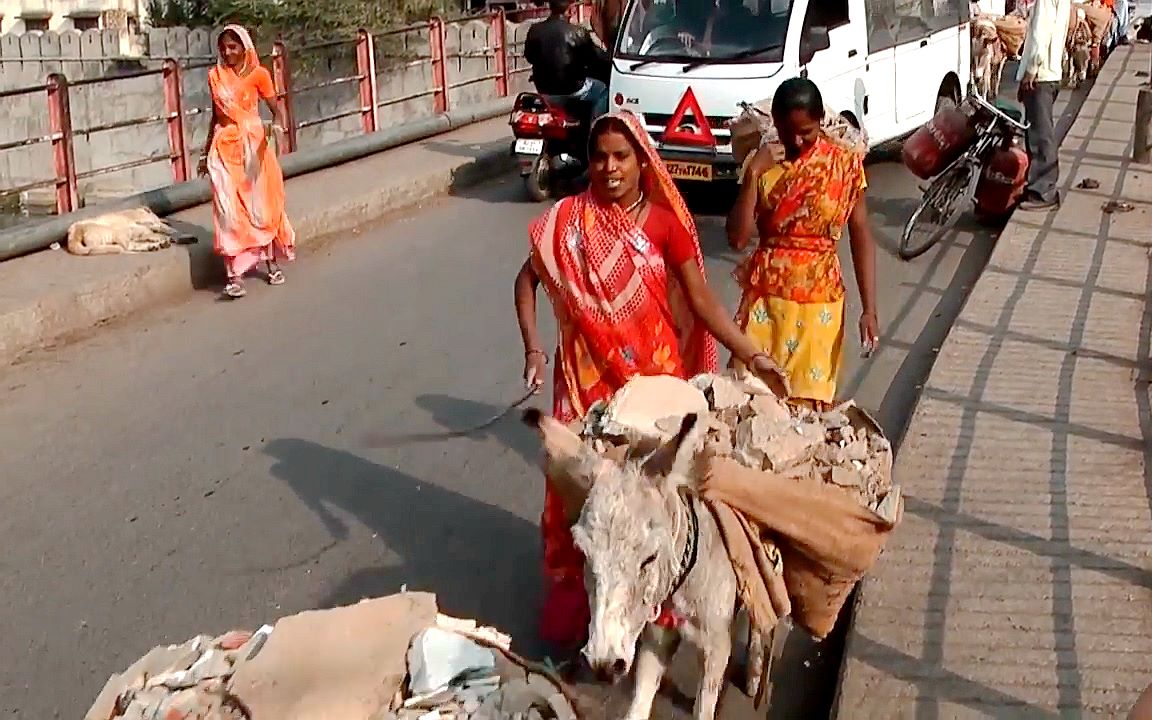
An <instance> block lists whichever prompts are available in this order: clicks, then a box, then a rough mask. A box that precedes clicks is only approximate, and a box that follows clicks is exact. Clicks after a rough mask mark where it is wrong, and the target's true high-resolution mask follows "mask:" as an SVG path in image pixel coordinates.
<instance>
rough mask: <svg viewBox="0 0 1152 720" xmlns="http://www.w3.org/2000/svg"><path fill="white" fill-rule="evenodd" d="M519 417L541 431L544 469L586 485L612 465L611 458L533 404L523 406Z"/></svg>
mask: <svg viewBox="0 0 1152 720" xmlns="http://www.w3.org/2000/svg"><path fill="white" fill-rule="evenodd" d="M522 417H523V420H524V423H525V424H526V425H530V426H532V427H535V428H536V429H537V430H539V431H540V437H541V438H542V439H543V441H544V455H545V462H544V465H545V470H546V471H547V472H548V473H549V474H552V473H559V474H562V475H565V476H566V477H568V478H570V479H572V480H578V481H580V483H581V484H582V485H586V486H587V485H590V484H591V483H592V481H593V480H595V479H596V478H597V477H598V476H599V475H600V474H601V473H603V472H604V471H605V470H607V469H610V468H611V466H612V464H613V463H612V461H611V460H608V459H607V458H604V457H602V456H601V455H600V454H599V453H597V452H596V451H595V450H593V449H592V448H590V447H588V445H587V444H586V443H585V442H584V441H583V440H581V439H580V436H579V435H577V434H576V433H574V432H572V431H571V430H569V429H568V427H567V426H566V425H564V423H562V422H560V421H559V420H557V419H556V418H554V417H552V416H550V415H544V414H543V413H541V412H540V411H539V410H536V409H534V408H531V409H528V410H525V411H524V414H523V416H522Z"/></svg>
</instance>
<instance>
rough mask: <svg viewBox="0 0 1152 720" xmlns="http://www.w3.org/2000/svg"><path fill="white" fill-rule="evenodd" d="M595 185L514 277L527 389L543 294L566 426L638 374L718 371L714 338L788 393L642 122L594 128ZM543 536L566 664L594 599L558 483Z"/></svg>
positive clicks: (547, 632) (546, 634)
mask: <svg viewBox="0 0 1152 720" xmlns="http://www.w3.org/2000/svg"><path fill="white" fill-rule="evenodd" d="M589 181H590V183H589V185H590V186H589V189H588V191H587V192H584V193H582V194H580V195H578V196H576V197H571V198H566V199H564V200H562V201H561V202H559V203H557V204H556V205H555V206H554V207H553V208H552V209H551V210H549V211H548V212H547V213H545V214H544V216H543V217H541V218H539V219H538V220H536V221H535V222H534V223H533V224H532V226H531V228H530V235H531V240H532V242H531V252H530V255H529V258H528V260H526V261H525V263H524V265H523V267H522V268H521V269H520V273H519V275H518V276H517V278H516V312H517V317H518V319H519V322H520V331H521V334H522V337H523V340H524V357H525V362H524V379H525V381H526V382H528V384H529V385H530V386H534V387H539V386H541V385H542V384H543V381H544V374H545V365H546V364H547V362H548V356H549V353H548V352H547V351H546V350H545V349H544V344H543V343H542V342H541V340H540V336H539V333H538V331H537V326H536V287H537V286H538V285H541V284H542V285H543V286H544V290H545V292H546V293H547V295H548V299H549V300H551V302H552V309H553V311H554V312H555V315H556V322H557V328H558V332H559V338H558V343H557V348H556V351H555V354H554V358H555V367H556V371H555V374H554V377H553V414H554V415H555V416H556V417H557V418H558V419H560V420H561V421H562V422H570V421H572V420H575V419H577V418H580V417H583V416H584V414H585V413H586V412H587V411H588V408H589V407H590V406H591V405H592V404H593V403H595V402H596V401H598V400H601V399H605V398H609V397H611V396H612V395H613V394H614V393H615V392H616V391H617V390H619V389H620V388H621V387H623V385H624V384H625V383H627V382H628V380H629V379H631V378H632V377H634V376H637V375H676V376H679V377H683V378H690V377H692V376H694V375H696V374H698V373H702V372H715V371H716V369H717V364H718V358H717V354H716V341H715V340H716V339H719V340H720V342H721V343H722V344H724V345H725V346H726V347H727V348H729V349H730V350H731V351H732V353H733V355H734V357H735V358H736V359H738V360H740V361H741V362H743V363H745V365H746V366H747V367H751V368H752V369H753V371H754V372H756V374H758V375H760V376H761V377H764V378H765V379H768V380H769V381H772V382H779V377H780V375H778V374H777V373H779V369H778V368H777V367H776V364H775V363H774V362H773V361H772V360H771V359H770V358H769V357H768V356H767V355H766V354H764V353H762V352H760V351H759V349H758V348H757V347H756V346H755V345H754V344H753V343H752V341H750V340H749V339H748V338H746V337H745V336H744V334H743V333H741V332H740V329H739V328H738V327H736V325H735V323H733V322H732V320H731V319H730V318H731V316H730V315H729V314H728V312H727V311H726V310H725V309H724V307H723V306H722V305H721V304H720V302H719V300H718V299H717V298H716V296H715V294H714V293H713V292H712V290H711V288H709V286H708V284H707V282H706V281H705V279H704V260H703V255H702V254H701V252H700V242H699V238H698V236H697V233H696V223H695V222H694V221H693V219H692V215H691V213H690V212H689V211H688V207H687V205H686V204H685V203H684V199H683V198H682V197H681V196H680V193H679V192H678V191H677V190H676V187H675V185H674V184H673V182H672V178H671V176H670V175H669V174H668V170H667V169H666V168H665V167H664V164H663V163H662V162H661V161H660V158H659V156H658V155H657V154H656V151H655V149H654V148H653V147H652V143H651V141H650V140H649V138H648V133H647V132H646V131H645V130H644V128H643V126H642V125H641V124H640V122H639V121H638V120H637V118H636V116H635V115H633V114H631V113H627V112H622V113H613V114H610V115H605V116H603V117H601V118H599V119H598V120H597V121H596V123H595V124H594V125H593V128H592V132H591V140H590V168H589ZM778 387H779V385H778ZM541 531H542V533H543V539H544V568H545V574H546V576H547V581H548V591H547V596H546V598H545V604H544V610H543V615H542V618H541V636H542V638H543V639H544V640H545V642H547V643H549V644H550V645H552V646H553V647H554V648H555V649H557V650H558V651H560V652H562V653H564V654H567V653H570V652H573V651H575V650H577V649H579V647H580V646H581V645H583V643H584V641H585V637H586V634H587V631H588V621H589V616H588V597H587V594H586V593H585V590H584V558H583V556H581V554H580V552H579V551H578V550H577V549H576V548H575V546H574V545H573V544H572V534H571V528H570V526H569V523H568V519H567V516H566V514H565V512H564V507H563V503H562V501H561V499H560V498H559V496H557V495H556V493H555V492H554V491H553V489H552V487H551V484H550V483H547V484H546V488H545V495H544V514H543V517H542V519H541ZM659 622H661V623H663V624H670V623H672V622H673V618H671V617H668V616H663V617H661V618H660V621H659Z"/></svg>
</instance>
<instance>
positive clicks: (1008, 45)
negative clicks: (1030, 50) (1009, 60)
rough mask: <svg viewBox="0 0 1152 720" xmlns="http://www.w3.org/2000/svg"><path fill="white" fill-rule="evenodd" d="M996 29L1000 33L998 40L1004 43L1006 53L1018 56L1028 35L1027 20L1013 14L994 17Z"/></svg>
mask: <svg viewBox="0 0 1152 720" xmlns="http://www.w3.org/2000/svg"><path fill="white" fill-rule="evenodd" d="M996 31H997V32H998V33H1000V41H1001V42H1003V43H1004V49H1005V51H1006V52H1007V53H1008V55H1009V56H1010V57H1017V56H1019V55H1020V53H1021V51H1022V50H1023V49H1024V40H1025V39H1026V38H1027V36H1028V21H1027V20H1025V19H1024V18H1022V17H1017V16H1015V15H1006V16H1004V17H1001V18H996Z"/></svg>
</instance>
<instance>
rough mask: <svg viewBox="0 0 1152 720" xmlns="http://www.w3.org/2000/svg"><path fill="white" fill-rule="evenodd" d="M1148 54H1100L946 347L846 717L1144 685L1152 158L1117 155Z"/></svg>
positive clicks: (1151, 580)
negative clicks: (1114, 209) (1053, 189)
mask: <svg viewBox="0 0 1152 720" xmlns="http://www.w3.org/2000/svg"><path fill="white" fill-rule="evenodd" d="M1150 59H1152V48H1150V47H1149V46H1147V45H1145V46H1136V47H1133V48H1122V49H1120V50H1119V51H1117V52H1116V53H1114V54H1113V56H1112V57H1111V58H1110V60H1109V61H1108V63H1107V65H1106V66H1105V67H1104V69H1103V71H1102V73H1101V76H1100V78H1099V79H1098V80H1097V82H1096V85H1095V87H1094V88H1093V90H1092V92H1091V94H1090V95H1089V97H1088V100H1087V101H1086V103H1085V105H1084V107H1083V109H1082V110H1081V112H1080V114H1079V116H1078V118H1077V120H1076V121H1075V123H1074V124H1073V126H1072V128H1071V130H1070V132H1069V134H1068V135H1067V137H1066V138H1065V140H1064V143H1063V145H1062V152H1061V170H1062V175H1063V183H1064V184H1065V190H1064V204H1063V206H1062V207H1061V209H1060V210H1059V211H1057V212H1055V213H1051V214H1047V215H1043V214H1041V215H1035V214H1032V215H1029V214H1025V213H1017V215H1016V216H1015V217H1014V218H1013V220H1012V221H1011V223H1010V224H1009V225H1008V227H1007V228H1006V229H1005V231H1004V233H1003V235H1002V236H1001V238H1000V239H999V241H998V244H997V247H996V249H995V251H994V253H993V255H992V258H991V261H990V263H989V266H988V269H987V270H986V272H985V273H984V275H983V276H982V277H981V279H980V281H979V282H978V283H977V284H976V286H975V288H974V289H973V292H972V294H971V297H970V298H969V300H968V302H967V304H966V306H965V308H964V310H963V312H962V313H961V315H960V318H959V320H958V322H957V323H956V325H955V327H954V329H953V330H952V332H951V334H950V335H949V337H948V339H947V341H946V342H945V343H944V345H943V347H941V349H940V354H939V357H938V359H937V362H936V365H935V367H934V369H933V371H932V373H931V376H930V377H929V380H928V382H927V383H926V385H925V387H924V393H923V397H922V399H921V401H920V404H919V407H918V408H917V410H916V413H915V415H914V417H913V419H912V422H911V425H910V427H909V429H908V433H907V435H906V438H905V441H904V444H903V446H902V448H901V451H900V455H899V458H898V460H897V469H896V472H897V473H898V479H899V481H900V482H901V483H902V484H903V486H904V488H905V491H906V494H907V500H906V503H907V504H906V512H905V516H904V518H905V519H904V522H903V524H902V526H901V527H900V528H898V529H897V531H896V532H895V533H894V534H893V537H892V539H891V540H890V542H889V546H888V548H887V550H886V553H885V554H884V556H883V557H882V558H881V560H880V562H879V563H878V564H877V567H876V568H875V570H874V572H873V574H872V575H871V576H870V577H869V578H868V579H867V580H866V581H865V583H864V585H863V587H862V591H861V593H860V600H859V604H858V606H857V612H856V618H855V625H854V628H853V630H852V631H851V633H850V636H849V640H848V647H847V652H846V657H845V664H844V675H843V682H842V685H841V690H840V698H839V703H838V710H839V713H838V717H839V718H840V719H841V720H857V719H858V718H859V719H863V718H883V719H884V720H894V719H896V718H915V719H916V720H937V719H940V720H944V719H949V718H975V717H995V718H1016V717H1019V718H1048V717H1124V716H1125V715H1126V713H1127V710H1128V708H1130V707H1131V705H1132V703H1133V702H1134V701H1135V699H1136V697H1137V695H1138V694H1139V693H1140V691H1141V690H1142V689H1143V688H1144V687H1145V686H1147V685H1148V684H1149V683H1150V682H1152V412H1150V409H1149V402H1150V401H1149V389H1150V385H1149V381H1150V379H1152V378H1150V372H1152V370H1150V363H1149V357H1150V355H1152V350H1150V347H1149V343H1150V340H1149V336H1150V333H1152V300H1150V296H1149V281H1150V280H1152V277H1150V262H1152V261H1150V256H1149V255H1150V251H1152V172H1150V169H1149V168H1147V167H1141V166H1136V165H1132V166H1130V165H1129V162H1128V158H1129V156H1130V140H1131V134H1132V122H1133V117H1134V112H1135V109H1134V106H1135V102H1136V95H1137V88H1138V87H1139V85H1140V84H1141V83H1144V82H1147V81H1148V80H1147V77H1148V69H1149V61H1150ZM1084 178H1094V179H1096V180H1098V181H1099V183H1100V187H1099V189H1098V190H1079V189H1075V188H1074V186H1075V185H1076V184H1077V183H1079V182H1080V181H1081V180H1082V179H1084ZM1109 200H1119V201H1127V202H1129V203H1132V204H1133V205H1135V209H1134V210H1133V211H1131V212H1127V213H1118V214H1108V213H1105V212H1103V210H1102V205H1103V204H1104V203H1105V202H1107V201H1109Z"/></svg>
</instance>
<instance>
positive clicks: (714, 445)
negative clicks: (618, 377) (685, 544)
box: [579, 374, 900, 523]
mask: <svg viewBox="0 0 1152 720" xmlns="http://www.w3.org/2000/svg"><path fill="white" fill-rule="evenodd" d="M697 412H704V417H703V421H704V422H706V423H707V440H706V447H707V448H708V450H709V451H710V452H711V453H712V454H713V455H714V456H718V457H729V458H732V459H733V460H736V461H737V462H738V463H740V464H741V465H743V466H745V467H748V468H751V469H754V470H763V471H769V472H772V473H774V474H776V475H779V476H784V477H797V476H800V475H809V476H812V475H814V476H818V477H819V478H820V479H822V480H823V481H824V482H825V483H830V484H832V485H835V486H837V487H840V488H842V489H844V490H846V491H849V492H850V493H852V494H853V495H854V496H855V497H856V498H857V499H858V500H859V501H860V503H861V504H862V505H864V506H865V507H867V508H868V509H869V510H871V511H873V512H875V513H877V514H878V515H880V516H881V517H883V518H885V519H886V520H888V521H889V522H892V523H895V521H896V513H897V509H898V507H899V499H900V496H899V488H898V487H896V488H894V486H893V484H892V446H891V444H890V443H889V442H888V440H887V438H885V437H884V433H883V432H882V431H881V430H880V427H879V426H878V425H877V424H876V422H875V420H873V419H872V418H871V417H870V416H869V415H868V414H867V413H865V412H864V411H863V410H861V409H860V408H858V407H857V406H856V405H855V403H853V402H852V401H848V402H845V403H843V404H841V405H838V406H836V407H834V408H832V409H831V410H828V411H826V412H816V411H814V410H811V409H809V408H808V407H806V406H804V405H800V404H795V403H788V402H785V401H784V400H781V399H780V398H779V397H777V396H776V395H774V394H773V393H772V392H771V391H770V390H769V389H768V388H767V386H765V385H764V384H763V383H762V382H760V381H759V380H758V379H756V378H754V377H752V376H748V377H743V378H741V377H736V376H733V375H727V374H725V375H713V374H706V375H700V376H697V377H695V378H693V379H692V380H691V381H690V382H685V381H683V380H679V379H677V378H673V377H668V376H660V377H640V378H635V379H633V380H632V381H631V382H629V383H628V384H627V385H625V386H624V388H623V389H621V390H620V392H618V393H617V394H616V395H615V396H614V397H613V398H612V399H611V400H610V401H608V402H606V403H605V402H602V403H598V404H597V405H595V406H593V408H592V409H591V410H590V412H589V413H588V417H587V419H586V420H585V422H584V424H583V427H582V428H579V429H581V430H582V434H583V436H584V437H585V438H586V439H587V440H588V441H590V442H592V443H593V444H594V445H595V446H596V447H597V449H600V450H602V449H603V448H604V447H606V446H608V445H619V444H628V445H630V446H638V445H649V446H650V445H653V444H658V443H662V442H664V441H666V440H668V439H669V438H670V437H671V436H672V435H673V433H675V431H676V429H677V428H678V427H679V425H680V420H681V419H682V418H683V417H684V416H685V415H688V414H689V413H697Z"/></svg>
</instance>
